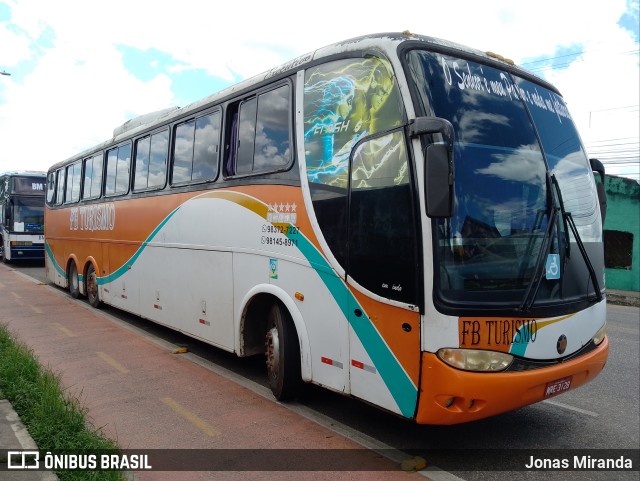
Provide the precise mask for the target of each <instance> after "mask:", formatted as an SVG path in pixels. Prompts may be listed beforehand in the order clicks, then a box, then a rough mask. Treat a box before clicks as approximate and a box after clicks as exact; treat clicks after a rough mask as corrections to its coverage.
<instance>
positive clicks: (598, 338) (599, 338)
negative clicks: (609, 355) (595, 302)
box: [592, 322, 607, 346]
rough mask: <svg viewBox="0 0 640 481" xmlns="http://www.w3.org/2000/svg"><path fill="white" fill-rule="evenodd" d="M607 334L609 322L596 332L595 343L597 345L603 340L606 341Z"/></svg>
mask: <svg viewBox="0 0 640 481" xmlns="http://www.w3.org/2000/svg"><path fill="white" fill-rule="evenodd" d="M606 335H607V323H606V322H605V323H604V324H603V325H602V327H601V328H600V329H598V332H596V334H595V336H593V338H592V339H593V343H594V344H595V345H596V346H597V345H598V344H600V343H601V342H602V341H604V336H606Z"/></svg>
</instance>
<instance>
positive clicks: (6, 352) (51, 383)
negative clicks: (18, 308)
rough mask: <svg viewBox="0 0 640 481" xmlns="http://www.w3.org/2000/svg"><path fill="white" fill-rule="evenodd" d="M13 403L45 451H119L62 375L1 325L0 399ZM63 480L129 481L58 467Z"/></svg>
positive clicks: (117, 474)
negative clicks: (91, 419) (44, 364)
mask: <svg viewBox="0 0 640 481" xmlns="http://www.w3.org/2000/svg"><path fill="white" fill-rule="evenodd" d="M1 397H5V398H6V399H8V400H9V402H11V405H12V406H13V408H14V410H15V411H16V412H17V413H18V415H19V416H20V419H21V421H22V422H23V423H24V425H25V426H26V427H27V430H28V431H29V434H31V437H32V438H33V440H34V441H35V442H36V444H37V445H38V449H39V450H40V451H61V450H78V451H79V450H82V451H84V452H88V453H92V452H99V451H103V450H117V449H119V448H118V446H117V445H116V443H115V442H114V441H112V440H111V439H108V438H106V437H105V436H103V435H102V433H101V432H100V431H99V430H97V429H95V428H93V427H91V425H90V424H89V423H88V422H87V418H86V414H87V410H86V408H84V407H83V406H82V405H81V403H80V401H79V400H78V399H77V398H75V397H69V396H67V395H65V392H64V390H63V388H62V387H61V383H60V376H59V375H58V374H56V373H54V372H52V371H51V370H50V369H46V368H43V367H42V366H41V365H40V363H39V362H38V360H37V359H36V357H35V356H34V354H33V351H31V350H30V349H29V348H28V347H27V346H25V345H24V344H22V343H21V342H19V341H18V340H17V339H16V338H15V336H14V335H12V333H11V332H10V331H9V330H8V329H7V327H6V326H4V325H2V324H0V398H1ZM55 473H56V474H57V475H58V478H59V479H60V480H61V481H67V480H68V481H85V480H92V481H94V480H95V481H98V480H99V481H102V480H104V481H123V480H125V479H127V478H126V477H125V475H124V474H123V473H122V472H118V471H68V470H61V471H55Z"/></svg>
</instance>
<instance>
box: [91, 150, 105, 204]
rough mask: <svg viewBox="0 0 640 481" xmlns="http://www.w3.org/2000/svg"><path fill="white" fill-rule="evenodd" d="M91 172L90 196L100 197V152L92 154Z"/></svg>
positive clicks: (101, 162)
mask: <svg viewBox="0 0 640 481" xmlns="http://www.w3.org/2000/svg"><path fill="white" fill-rule="evenodd" d="M91 160H92V164H93V168H92V173H91V198H96V197H100V194H101V193H102V164H103V161H102V152H100V153H99V154H96V155H94V156H93V158H92V159H91Z"/></svg>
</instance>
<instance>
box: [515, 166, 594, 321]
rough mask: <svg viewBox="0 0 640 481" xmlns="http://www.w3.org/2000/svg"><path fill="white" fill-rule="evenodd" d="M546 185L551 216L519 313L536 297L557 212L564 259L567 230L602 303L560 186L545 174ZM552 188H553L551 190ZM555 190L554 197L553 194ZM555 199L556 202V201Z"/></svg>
mask: <svg viewBox="0 0 640 481" xmlns="http://www.w3.org/2000/svg"><path fill="white" fill-rule="evenodd" d="M547 185H548V186H549V189H550V190H551V191H552V192H550V195H551V196H550V199H551V215H550V216H549V223H548V224H547V230H546V231H545V234H544V238H543V239H542V246H541V247H540V252H539V253H538V258H537V259H536V263H535V269H534V272H533V275H532V277H531V282H529V285H528V286H527V290H526V291H525V293H524V297H523V299H522V303H521V304H520V306H519V307H518V310H519V311H528V310H529V309H531V306H532V305H533V302H534V301H535V299H536V296H537V295H538V290H539V289H540V284H541V283H542V278H543V276H542V272H541V271H542V269H543V266H544V265H545V258H546V256H547V255H548V253H549V249H550V246H551V237H552V233H553V229H554V227H556V223H557V218H558V210H560V212H561V215H562V221H563V223H564V237H565V254H566V257H567V258H569V256H570V252H571V251H570V244H571V239H570V237H569V229H571V232H573V236H574V238H575V239H576V244H578V249H579V250H580V254H581V255H582V258H583V259H584V263H585V265H586V266H587V270H588V271H589V279H590V280H591V282H592V283H593V287H594V289H595V293H596V301H597V302H600V301H602V292H600V284H599V283H598V277H597V275H596V271H595V269H594V268H593V264H591V260H590V259H589V255H588V254H587V250H586V249H585V247H584V243H583V242H582V238H581V237H580V234H579V233H578V228H577V227H576V224H575V221H574V220H573V216H572V215H571V212H567V211H566V210H565V207H564V201H563V200H562V193H561V191H560V186H559V185H558V180H557V179H556V176H555V175H551V176H549V175H548V174H547ZM552 187H553V188H552ZM553 190H555V195H554V193H553ZM556 199H557V201H556Z"/></svg>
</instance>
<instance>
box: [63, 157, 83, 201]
mask: <svg viewBox="0 0 640 481" xmlns="http://www.w3.org/2000/svg"><path fill="white" fill-rule="evenodd" d="M80 171H81V165H80V162H76V163H75V164H71V165H69V166H67V193H66V196H65V202H78V201H79V200H80V175H81V172H80Z"/></svg>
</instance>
